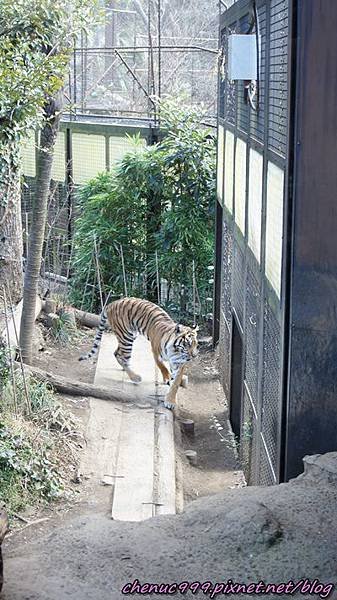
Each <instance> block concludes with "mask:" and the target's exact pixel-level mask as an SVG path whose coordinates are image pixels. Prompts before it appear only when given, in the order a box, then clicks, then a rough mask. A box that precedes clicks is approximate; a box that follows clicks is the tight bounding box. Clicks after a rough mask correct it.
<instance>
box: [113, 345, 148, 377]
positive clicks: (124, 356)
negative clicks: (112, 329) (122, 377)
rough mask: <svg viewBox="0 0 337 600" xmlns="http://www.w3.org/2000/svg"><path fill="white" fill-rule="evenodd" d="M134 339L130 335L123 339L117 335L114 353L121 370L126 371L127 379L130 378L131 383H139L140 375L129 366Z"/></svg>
mask: <svg viewBox="0 0 337 600" xmlns="http://www.w3.org/2000/svg"><path fill="white" fill-rule="evenodd" d="M134 339H135V338H134V336H131V335H130V336H127V337H125V338H123V340H121V339H120V338H119V337H117V340H118V346H117V350H115V353H114V354H115V357H116V360H117V362H118V363H119V364H120V366H121V367H122V369H123V371H125V372H126V373H127V375H128V377H129V379H131V381H133V383H140V382H141V380H142V378H141V376H140V375H138V374H137V373H135V372H134V371H133V370H132V369H131V368H130V361H131V353H132V345H133V341H134Z"/></svg>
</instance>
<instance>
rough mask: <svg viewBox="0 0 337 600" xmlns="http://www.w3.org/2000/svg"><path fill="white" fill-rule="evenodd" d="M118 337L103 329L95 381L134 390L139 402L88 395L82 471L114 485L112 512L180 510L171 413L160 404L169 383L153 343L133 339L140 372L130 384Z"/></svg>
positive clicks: (121, 516) (131, 515)
mask: <svg viewBox="0 0 337 600" xmlns="http://www.w3.org/2000/svg"><path fill="white" fill-rule="evenodd" d="M116 346H117V342H116V338H115V337H114V336H113V335H112V334H108V333H105V334H104V335H103V338H102V343H101V347H100V351H99V355H98V361H97V367H96V374H95V380H94V383H95V384H96V385H99V386H104V387H109V386H112V385H113V386H114V387H116V385H117V386H120V388H121V389H123V390H128V391H130V389H131V390H132V392H133V394H134V398H135V403H134V404H132V405H124V404H123V405H122V404H119V403H117V402H104V401H101V400H96V399H91V400H90V417H89V421H88V424H87V430H86V440H87V447H86V450H85V452H84V455H83V458H82V461H81V465H80V472H81V473H82V474H83V475H84V476H85V477H90V478H91V480H92V481H93V482H95V483H97V484H106V485H111V486H113V493H112V506H111V516H112V518H113V519H115V520H120V521H142V520H144V519H148V518H150V517H152V516H154V515H156V514H174V513H175V510H176V485H175V452H174V435H173V416H172V414H171V412H170V411H168V410H167V409H165V408H164V406H163V405H162V403H161V400H162V399H163V397H164V395H165V393H167V386H166V385H165V386H164V385H163V384H162V383H161V382H160V381H158V379H159V375H160V373H158V369H157V368H156V366H155V363H154V360H153V356H152V352H151V348H150V344H149V342H148V341H147V340H146V339H145V338H143V337H138V338H137V339H136V340H135V343H134V348H133V355H132V368H133V369H134V370H135V372H136V373H138V374H139V375H141V376H142V382H141V383H140V384H134V383H132V382H131V381H130V380H129V378H128V376H127V375H126V373H125V372H124V371H122V369H121V367H120V366H119V364H118V363H117V361H116V359H115V357H114V351H115V349H116Z"/></svg>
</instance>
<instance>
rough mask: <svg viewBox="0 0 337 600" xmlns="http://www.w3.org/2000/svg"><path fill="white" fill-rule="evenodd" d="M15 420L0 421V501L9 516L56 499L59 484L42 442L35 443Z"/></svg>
mask: <svg viewBox="0 0 337 600" xmlns="http://www.w3.org/2000/svg"><path fill="white" fill-rule="evenodd" d="M33 434H34V435H35V434H36V432H34V431H33V432H32V433H31V434H30V433H29V431H28V430H25V428H24V426H22V425H20V421H18V420H16V421H15V420H13V419H12V420H10V419H9V418H8V417H7V418H5V419H4V418H3V417H1V419H0V501H1V502H3V503H4V504H5V506H6V508H7V510H8V511H9V514H11V513H13V512H15V511H18V510H21V509H23V508H24V507H25V506H26V505H27V504H32V503H34V504H35V503H38V502H40V501H41V500H43V501H50V500H52V499H55V498H57V497H59V496H60V494H61V493H62V491H63V484H62V480H61V478H60V476H59V475H58V473H57V468H56V465H55V464H54V463H53V460H52V459H51V457H50V450H51V449H50V446H49V444H48V442H47V441H45V440H44V439H41V438H40V439H39V441H38V443H37V441H36V440H35V443H34V440H33Z"/></svg>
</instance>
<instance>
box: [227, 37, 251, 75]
mask: <svg viewBox="0 0 337 600" xmlns="http://www.w3.org/2000/svg"><path fill="white" fill-rule="evenodd" d="M228 79H230V80H235V79H247V80H256V79H257V52H256V36H255V34H254V35H244V34H232V35H229V36H228Z"/></svg>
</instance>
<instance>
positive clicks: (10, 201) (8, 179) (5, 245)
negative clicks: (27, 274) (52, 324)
mask: <svg viewBox="0 0 337 600" xmlns="http://www.w3.org/2000/svg"><path fill="white" fill-rule="evenodd" d="M20 200H21V198H20V171H19V168H18V161H17V160H16V153H15V150H14V149H13V150H12V149H11V148H10V147H8V152H6V151H2V156H0V291H1V290H2V289H3V287H4V286H8V287H9V289H10V292H11V295H12V298H13V301H15V302H16V301H18V300H20V298H21V297H22V279H23V277H22V253H23V246H22V224H21V201H20Z"/></svg>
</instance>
